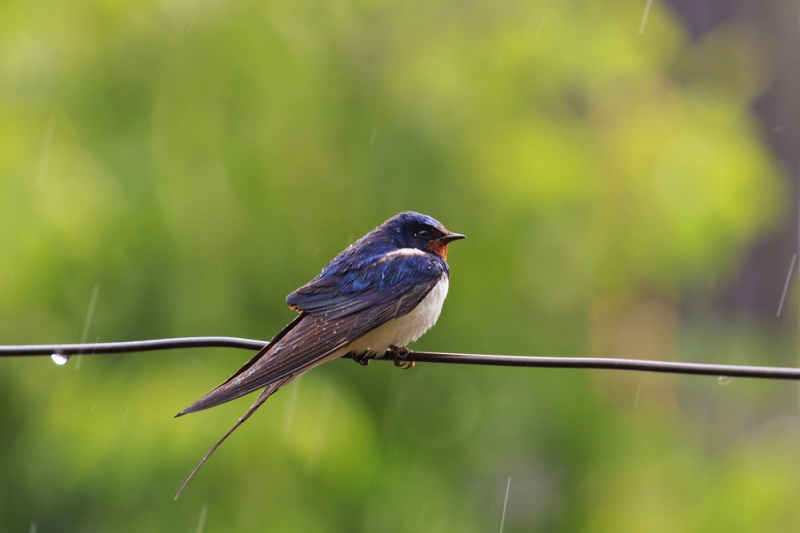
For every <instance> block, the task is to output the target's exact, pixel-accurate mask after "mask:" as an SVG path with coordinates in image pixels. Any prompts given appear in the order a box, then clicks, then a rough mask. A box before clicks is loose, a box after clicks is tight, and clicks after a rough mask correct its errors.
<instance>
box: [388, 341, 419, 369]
mask: <svg viewBox="0 0 800 533" xmlns="http://www.w3.org/2000/svg"><path fill="white" fill-rule="evenodd" d="M389 350H391V352H392V355H393V356H394V366H396V367H397V368H402V369H403V370H407V369H409V368H412V367H413V366H414V361H406V360H405V358H406V356H407V355H408V348H400V347H397V346H389Z"/></svg>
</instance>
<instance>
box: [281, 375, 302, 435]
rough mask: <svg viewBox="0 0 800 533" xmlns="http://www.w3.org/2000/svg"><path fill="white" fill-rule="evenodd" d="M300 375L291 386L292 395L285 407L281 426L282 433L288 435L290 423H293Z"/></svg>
mask: <svg viewBox="0 0 800 533" xmlns="http://www.w3.org/2000/svg"><path fill="white" fill-rule="evenodd" d="M302 377H303V376H300V377H299V378H297V379H296V380H295V381H294V385H293V386H292V395H291V396H289V405H288V406H287V407H286V424H285V425H284V427H283V430H284V433H285V434H286V435H287V436H288V435H289V434H290V433H291V432H292V424H293V423H294V413H295V410H296V409H297V397H298V395H299V394H300V380H301V379H302Z"/></svg>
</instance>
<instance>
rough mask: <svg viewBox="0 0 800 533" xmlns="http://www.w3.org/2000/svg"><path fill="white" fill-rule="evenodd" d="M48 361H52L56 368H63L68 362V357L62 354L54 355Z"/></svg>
mask: <svg viewBox="0 0 800 533" xmlns="http://www.w3.org/2000/svg"><path fill="white" fill-rule="evenodd" d="M50 359H52V360H53V362H54V363H55V364H57V365H58V366H64V365H66V364H67V361H69V356H68V355H64V354H63V353H54V354H53V355H51V356H50Z"/></svg>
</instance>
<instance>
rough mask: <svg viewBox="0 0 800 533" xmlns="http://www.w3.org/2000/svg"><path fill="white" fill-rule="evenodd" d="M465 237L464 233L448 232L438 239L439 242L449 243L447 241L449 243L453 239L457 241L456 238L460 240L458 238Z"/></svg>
mask: <svg viewBox="0 0 800 533" xmlns="http://www.w3.org/2000/svg"><path fill="white" fill-rule="evenodd" d="M466 238H467V236H466V235H461V234H460V233H449V234H447V235H445V236H444V237H442V238H441V239H439V240H440V241H441V242H444V243H446V244H449V243H451V242H453V241H457V240H460V239H466Z"/></svg>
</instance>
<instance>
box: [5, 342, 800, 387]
mask: <svg viewBox="0 0 800 533" xmlns="http://www.w3.org/2000/svg"><path fill="white" fill-rule="evenodd" d="M266 344H267V343H266V342H265V341H260V340H254V339H242V338H238V337H181V338H175V339H155V340H146V341H130V342H102V343H96V344H38V345H20V346H0V357H19V356H21V357H28V356H42V355H55V354H60V355H104V354H120V353H131V352H149V351H155V350H175V349H186V348H241V349H244V350H260V349H261V348H263V347H264V346H265V345H266ZM387 356H388V357H384V359H385V360H390V361H391V360H392V359H393V358H392V356H391V354H390V352H387ZM345 357H349V356H345ZM403 359H404V360H406V361H413V362H418V363H449V364H459V365H487V366H510V367H529V368H534V367H535V368H592V369H605V370H633V371H639V372H659V373H665V374H692V375H704V376H720V377H732V378H733V377H740V378H762V379H786V380H800V368H782V367H758V366H738V365H710V364H701V363H674V362H668V361H646V360H639V359H608V358H596V357H534V356H511V355H484V354H466V353H447V352H414V351H409V352H408V354H406V355H405V356H404V357H403Z"/></svg>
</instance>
